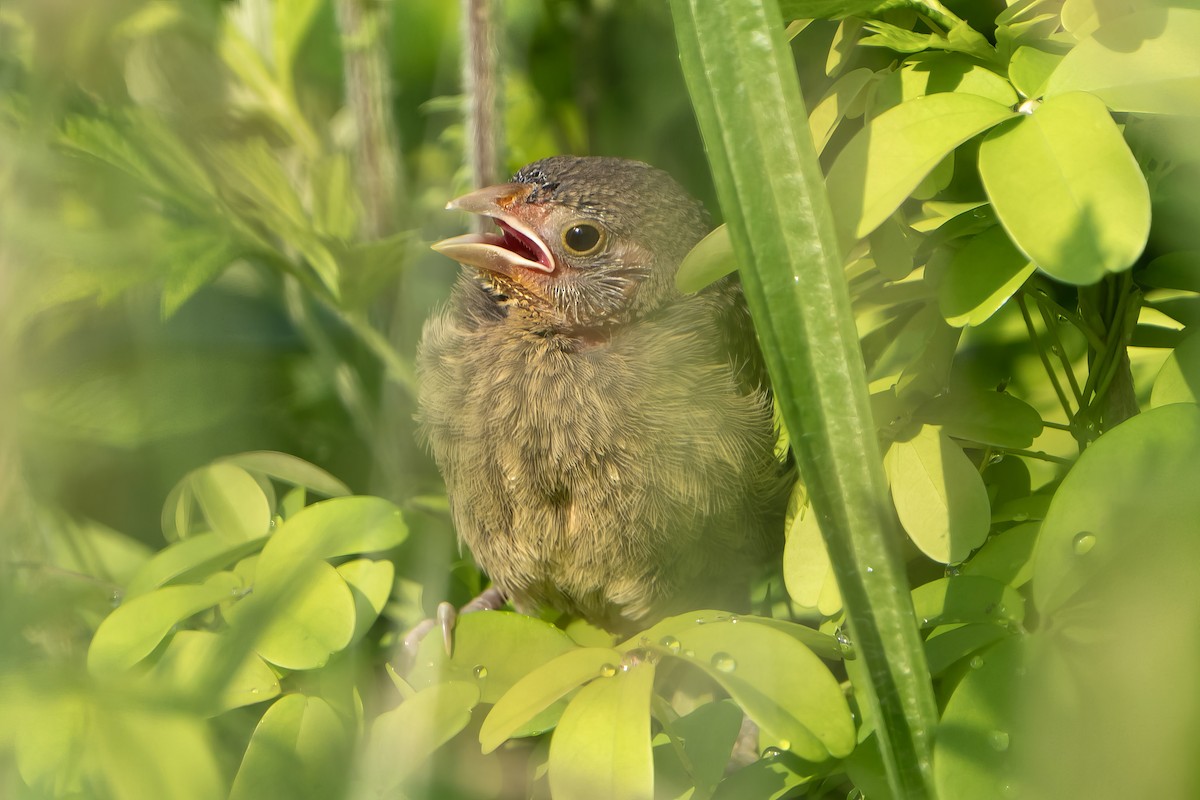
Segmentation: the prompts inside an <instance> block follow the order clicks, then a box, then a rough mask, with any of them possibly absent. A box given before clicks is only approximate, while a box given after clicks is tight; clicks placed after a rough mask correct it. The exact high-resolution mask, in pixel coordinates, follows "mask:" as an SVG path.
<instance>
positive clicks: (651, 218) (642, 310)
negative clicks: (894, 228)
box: [417, 156, 794, 634]
mask: <svg viewBox="0 0 1200 800" xmlns="http://www.w3.org/2000/svg"><path fill="white" fill-rule="evenodd" d="M447 208H451V209H459V210H462V211H469V212H472V213H475V214H481V215H484V216H486V217H489V218H491V219H492V220H493V221H495V223H496V225H497V226H498V228H499V230H498V232H496V233H489V234H481V235H479V234H471V235H465V236H458V237H455V238H453V239H447V240H445V241H442V242H439V243H438V244H436V245H434V249H436V250H438V251H440V252H441V253H443V254H445V255H447V256H449V257H451V258H453V259H455V260H456V261H458V262H459V263H460V264H462V265H464V266H465V267H467V268H468V269H466V270H464V271H463V274H462V275H461V276H460V278H459V280H458V283H457V284H456V285H455V287H454V290H453V294H452V296H451V299H450V301H449V304H448V305H447V307H446V308H444V309H443V310H441V311H440V312H438V313H436V314H434V315H433V316H432V317H431V318H430V320H429V321H428V322H427V323H426V325H425V329H424V333H423V336H422V341H421V345H420V348H419V351H418V356H417V368H418V377H419V382H420V394H419V412H418V421H419V425H420V435H421V436H422V438H423V439H424V440H425V441H427V442H428V444H429V446H430V447H431V449H432V451H433V455H434V458H435V460H436V461H437V464H438V467H439V469H440V470H441V472H442V475H443V477H444V478H445V481H446V489H447V492H448V494H449V498H450V508H451V512H452V515H453V519H454V524H455V526H456V528H457V530H458V533H459V536H460V539H461V540H462V541H463V542H465V543H466V545H467V546H468V547H469V548H470V549H471V552H472V553H473V554H474V556H475V558H476V561H477V562H478V563H479V565H480V566H481V567H482V568H483V570H484V571H485V572H486V573H487V574H488V576H489V577H490V578H491V580H492V581H493V583H494V585H495V587H496V588H498V589H499V590H500V592H502V593H503V594H504V595H505V596H506V597H507V598H509V599H510V600H512V602H513V604H514V605H515V606H516V608H517V609H518V610H521V611H534V610H536V609H538V608H541V607H545V606H551V607H554V608H556V609H559V610H561V611H564V612H569V613H572V614H577V615H580V616H582V617H584V618H586V619H587V620H589V621H591V622H592V623H594V624H596V625H599V626H601V627H604V628H606V629H608V630H609V631H612V632H614V633H623V634H628V633H631V632H633V631H636V630H639V629H641V628H644V627H645V626H648V625H649V624H652V623H653V622H654V621H656V620H657V619H659V618H661V617H664V616H667V615H669V614H672V613H680V612H682V611H685V610H689V609H695V608H702V607H704V608H710V607H717V608H727V609H730V610H738V607H739V606H742V605H745V603H746V601H747V598H746V591H747V586H748V581H749V579H750V577H751V575H752V574H753V573H754V571H755V570H756V569H757V568H758V567H759V566H760V565H761V564H762V562H763V561H764V560H766V559H767V558H769V557H770V556H772V555H773V554H775V553H777V552H778V550H779V549H780V548H781V546H782V541H783V530H782V523H783V514H784V508H785V505H786V498H787V493H788V491H789V488H790V486H791V483H792V481H793V479H794V472H793V471H792V469H791V468H790V467H789V466H787V465H786V464H784V463H783V462H782V461H781V460H780V459H779V458H778V457H777V456H776V453H775V444H776V439H777V431H776V428H775V425H774V421H773V414H772V400H771V394H770V390H769V388H768V386H767V382H766V376H765V370H764V369H763V367H762V362H761V357H760V355H759V353H758V350H757V346H756V344H755V340H754V335H753V332H752V329H751V323H750V317H749V314H748V312H747V310H746V306H745V302H744V299H743V297H742V294H741V289H740V287H739V285H738V283H737V282H736V281H735V280H733V279H726V280H723V281H720V282H718V283H716V284H713V285H711V286H709V287H707V288H706V289H704V290H702V291H700V292H698V293H696V294H694V295H685V294H683V293H681V292H680V291H679V290H677V289H676V288H675V272H676V270H677V269H678V267H679V264H680V262H681V260H682V259H683V257H684V256H685V255H686V254H687V252H688V251H689V250H690V249H691V248H692V246H694V245H695V244H696V243H697V242H698V241H699V240H700V239H701V238H702V237H703V236H704V235H705V233H706V232H707V231H708V229H709V224H708V220H707V215H706V213H705V211H704V209H703V207H702V206H701V205H700V203H699V202H697V201H696V200H695V199H693V198H692V197H691V196H689V195H688V194H687V192H685V191H684V190H683V189H682V188H681V187H680V186H679V185H678V184H677V183H676V182H675V181H674V180H673V179H672V178H671V177H670V176H668V175H667V174H666V173H665V172H662V171H661V170H658V169H655V168H653V167H651V166H649V165H647V164H643V163H641V162H637V161H626V160H622V159H616V158H577V157H572V156H559V157H554V158H548V159H544V160H542V161H538V162H535V163H533V164H530V165H528V166H526V167H524V168H523V169H521V170H520V171H518V172H517V174H516V175H515V176H514V177H513V180H512V182H511V183H506V184H503V185H500V186H492V187H489V188H486V189H480V190H478V191H475V192H472V193H470V194H467V195H465V196H463V197H460V198H458V199H457V200H454V201H452V202H451V203H450V204H449V205H448V206H447Z"/></svg>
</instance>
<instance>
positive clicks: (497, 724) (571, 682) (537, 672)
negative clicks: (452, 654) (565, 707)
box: [479, 647, 621, 753]
mask: <svg viewBox="0 0 1200 800" xmlns="http://www.w3.org/2000/svg"><path fill="white" fill-rule="evenodd" d="M620 665H621V654H620V653H618V652H617V651H616V650H613V649H612V648H611V647H584V648H580V649H577V650H568V651H567V652H565V653H563V654H562V655H560V656H558V657H557V658H554V659H552V660H550V661H547V662H546V663H545V664H542V665H541V666H540V667H538V668H536V669H534V670H532V671H531V672H529V673H528V674H526V675H525V676H524V677H523V678H521V679H520V680H519V681H517V682H516V683H515V684H514V685H513V687H512V688H511V689H509V690H508V691H507V692H505V693H504V696H503V697H501V698H500V699H499V700H498V701H497V702H496V705H495V706H493V708H492V710H491V712H489V713H488V715H487V719H485V720H484V721H483V726H482V727H481V728H480V729H479V743H480V744H481V745H482V746H483V752H484V753H490V752H492V751H493V750H495V749H496V748H497V747H499V746H500V745H502V744H504V742H505V741H506V740H507V739H508V738H509V737H511V736H512V735H513V734H514V733H516V732H517V731H518V730H520V729H521V728H522V727H523V726H524V725H525V724H526V723H528V722H529V721H530V720H531V719H533V718H534V717H535V716H537V715H538V714H540V713H541V712H542V711H544V710H546V709H547V708H549V707H550V706H551V705H552V704H553V703H554V702H555V701H556V700H558V699H559V698H561V697H562V696H563V695H565V694H567V692H570V691H571V690H572V689H574V688H575V687H577V686H579V685H580V684H582V683H586V682H588V681H590V680H592V679H593V678H599V677H600V676H602V675H605V673H606V672H613V671H615V670H617V669H618V667H619V666H620ZM606 677H612V676H611V674H609V675H606Z"/></svg>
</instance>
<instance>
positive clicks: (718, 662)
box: [712, 653, 737, 672]
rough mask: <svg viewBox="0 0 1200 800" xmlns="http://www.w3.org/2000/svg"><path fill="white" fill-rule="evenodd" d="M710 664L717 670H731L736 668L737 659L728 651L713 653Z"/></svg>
mask: <svg viewBox="0 0 1200 800" xmlns="http://www.w3.org/2000/svg"><path fill="white" fill-rule="evenodd" d="M712 665H713V667H714V668H716V670H717V672H733V671H734V670H735V669H737V661H735V660H734V658H733V656H731V655H729V653H713V657H712Z"/></svg>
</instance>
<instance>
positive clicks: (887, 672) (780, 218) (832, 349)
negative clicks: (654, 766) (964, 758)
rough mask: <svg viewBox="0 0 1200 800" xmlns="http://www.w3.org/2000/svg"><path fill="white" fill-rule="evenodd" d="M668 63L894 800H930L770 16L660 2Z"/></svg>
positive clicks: (886, 543)
mask: <svg viewBox="0 0 1200 800" xmlns="http://www.w3.org/2000/svg"><path fill="white" fill-rule="evenodd" d="M671 9H672V13H673V16H674V19H675V30H676V37H677V39H678V42H679V52H680V60H681V61H682V63H683V71H684V76H685V78H686V80H687V85H688V91H689V93H690V94H691V98H692V105H693V106H694V108H695V112H696V117H697V119H698V120H699V123H700V131H701V133H702V134H703V136H704V141H705V144H706V147H707V150H708V157H709V162H710V164H711V167H712V171H713V178H714V182H715V184H716V188H717V193H718V196H719V198H720V201H721V208H722V210H723V211H724V212H725V218H726V222H727V223H728V225H729V231H730V236H731V238H732V241H733V245H734V250H735V252H736V254H737V256H738V260H739V263H741V264H742V265H743V269H742V282H743V285H744V287H745V291H746V298H747V301H748V302H749V305H750V310H751V313H752V314H753V316H754V321H755V327H756V329H757V331H758V335H759V339H760V341H761V343H762V347H763V352H764V355H765V357H766V360H767V366H768V368H769V370H770V373H771V378H772V381H773V384H774V387H775V390H776V392H777V393H778V397H779V403H780V407H781V409H782V411H783V416H784V419H785V421H786V422H787V426H788V429H789V430H790V431H791V433H792V447H793V449H794V450H795V452H796V455H797V457H798V459H799V462H800V467H801V471H802V472H803V474H804V479H805V483H806V484H807V487H808V490H809V492H810V493H811V495H812V498H813V505H814V507H815V509H816V512H817V514H818V515H819V517H818V518H819V519H820V524H821V532H822V534H823V536H824V538H825V543H826V546H827V548H828V550H829V556H830V559H831V561H832V562H833V567H834V570H835V571H836V573H837V579H838V586H839V588H840V589H841V592H842V598H843V600H844V603H845V607H846V610H847V614H848V621H849V625H850V631H851V635H852V636H853V637H854V645H855V649H856V650H857V651H858V653H859V657H860V658H862V659H863V662H864V665H865V667H866V671H867V673H868V675H869V676H870V683H869V684H868V685H859V686H856V687H855V690H856V692H858V695H859V697H860V699H861V701H862V702H863V704H864V706H865V707H866V708H867V709H868V710H869V711H870V712H872V717H873V718H874V719H875V720H876V722H877V732H878V737H879V741H880V744H881V748H882V751H883V760H884V765H885V767H886V769H887V773H888V779H889V782H890V784H891V787H892V791H893V794H894V795H895V796H896V797H903V798H910V797H911V798H924V797H933V796H934V790H933V782H932V766H931V755H930V746H931V739H932V733H933V728H934V726H935V725H936V722H937V711H936V706H935V703H934V699H933V691H932V688H931V686H930V679H929V671H928V668H927V666H926V663H925V655H924V651H923V650H922V647H921V640H920V637H919V634H918V630H917V626H916V621H915V619H914V617H913V608H912V602H911V599H910V596H909V590H908V586H907V581H906V579H905V574H904V569H903V565H902V563H901V560H900V556H899V552H898V549H899V548H898V542H899V541H900V538H899V537H900V534H899V530H898V527H897V524H896V521H895V516H894V512H893V511H892V510H891V507H890V504H889V503H888V499H887V486H886V483H885V481H884V475H883V467H882V463H881V459H880V453H879V447H878V445H877V443H876V438H875V427H874V424H873V423H872V420H871V412H870V405H869V400H868V393H867V381H866V375H865V370H864V367H863V360H862V354H861V352H860V350H859V345H858V337H857V334H856V332H855V328H854V319H853V315H852V312H851V309H850V297H849V292H848V290H847V286H846V281H845V278H844V276H843V271H842V262H841V256H840V254H839V252H838V246H837V241H836V236H835V233H834V226H833V219H832V216H831V212H830V209H829V201H828V199H827V197H826V193H825V186H824V182H823V178H822V174H821V169H820V166H819V164H818V162H817V157H816V151H815V148H814V147H813V143H812V139H811V136H810V134H809V132H808V125H807V120H806V118H805V117H806V113H805V109H804V104H803V100H802V99H801V96H800V86H799V81H798V80H797V77H796V69H795V64H794V63H793V61H792V57H791V53H790V51H789V49H788V46H787V43H786V41H785V40H784V27H783V20H782V19H781V17H780V13H779V8H778V6H777V5H776V3H775V0H724V2H719V3H714V2H711V0H671Z"/></svg>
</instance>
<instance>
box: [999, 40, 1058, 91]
mask: <svg viewBox="0 0 1200 800" xmlns="http://www.w3.org/2000/svg"><path fill="white" fill-rule="evenodd" d="M1062 59H1063V55H1062V53H1055V52H1050V51H1048V50H1041V49H1039V48H1037V47H1018V48H1017V50H1016V52H1014V53H1013V54H1012V58H1011V59H1010V60H1009V62H1008V77H1009V79H1010V80H1011V81H1012V82H1013V86H1015V87H1017V90H1018V91H1019V92H1020V93H1021V94H1022V95H1024V96H1025V97H1041V96H1042V94H1043V93H1044V92H1045V91H1046V82H1047V81H1049V80H1050V75H1051V74H1053V73H1054V70H1055V69H1057V68H1058V65H1059V62H1061V61H1062Z"/></svg>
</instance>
